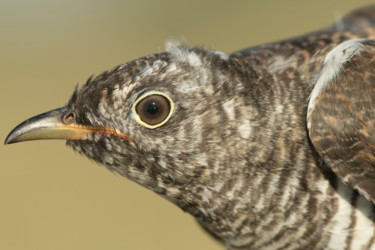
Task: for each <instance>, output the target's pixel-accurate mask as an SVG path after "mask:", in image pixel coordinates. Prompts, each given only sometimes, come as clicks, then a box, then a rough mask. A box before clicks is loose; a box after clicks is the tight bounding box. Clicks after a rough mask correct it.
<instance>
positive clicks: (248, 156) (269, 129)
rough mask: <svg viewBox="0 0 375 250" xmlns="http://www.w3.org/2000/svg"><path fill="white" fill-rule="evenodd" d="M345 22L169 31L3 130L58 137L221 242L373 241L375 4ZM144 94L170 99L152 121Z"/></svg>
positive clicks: (152, 108)
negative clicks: (311, 29) (205, 40)
mask: <svg viewBox="0 0 375 250" xmlns="http://www.w3.org/2000/svg"><path fill="white" fill-rule="evenodd" d="M341 24H342V25H340V27H336V26H333V27H331V28H328V29H326V30H324V31H321V32H317V33H314V34H309V35H306V36H303V37H299V38H295V39H292V40H288V41H282V42H277V43H272V44H267V45H263V46H259V47H256V48H250V49H247V50H244V51H240V52H237V53H233V54H231V55H226V54H224V53H221V52H217V51H212V50H206V49H203V48H192V49H189V48H186V47H184V46H179V45H174V44H170V45H169V46H167V51H166V52H165V53H160V54H155V55H150V56H147V57H143V58H140V59H138V60H135V61H132V62H129V63H125V64H122V65H119V66H118V67H116V68H114V69H112V70H109V71H106V72H104V73H102V74H101V75H99V76H98V77H96V78H94V79H91V80H89V81H88V82H87V83H86V84H85V85H84V86H83V87H82V88H81V89H80V90H76V92H75V93H74V94H73V96H72V98H71V99H70V101H69V103H68V105H67V106H65V107H63V108H61V109H58V110H55V111H53V112H50V113H46V114H43V115H42V116H39V117H36V118H32V119H31V120H28V121H26V122H25V123H22V124H21V125H19V126H18V127H17V128H16V129H15V130H14V131H12V132H11V134H10V135H9V136H8V138H7V139H6V143H13V142H18V141H23V140H30V139H41V138H46V137H48V138H58V139H67V140H68V142H67V144H68V145H69V146H71V147H72V148H73V149H74V150H76V151H78V152H80V153H82V154H85V155H86V156H87V157H89V158H91V159H93V160H95V161H97V162H99V163H101V164H103V165H105V166H106V167H107V168H108V169H110V170H111V171H114V172H117V173H119V174H121V175H123V176H125V177H128V178H130V179H132V180H134V181H136V182H137V183H139V184H141V185H143V186H145V187H147V188H149V189H151V190H153V191H155V192H157V193H159V194H160V195H162V196H164V197H165V198H167V199H168V200H170V201H171V202H173V203H175V204H176V205H177V206H179V207H181V208H182V209H184V210H185V211H187V212H189V213H191V214H192V215H193V216H194V217H195V218H196V219H197V220H198V221H199V222H200V224H201V225H202V226H203V227H204V228H206V229H207V230H208V231H209V232H211V233H212V234H213V235H215V236H216V237H217V238H219V239H220V240H221V241H223V243H224V244H225V245H226V246H227V247H228V249H370V248H375V242H374V241H375V239H374V236H375V227H374V218H375V217H374V216H375V207H374V204H373V202H374V199H375V193H374V190H375V189H373V188H372V187H373V186H374V185H375V184H373V183H375V182H374V181H373V179H374V178H372V177H373V172H374V169H375V168H374V166H375V155H374V149H375V146H374V145H375V139H374V136H373V135H372V132H373V128H374V126H375V125H374V124H375V119H374V112H373V110H374V105H373V103H374V98H375V94H374V91H373V89H375V88H374V86H375V74H374V73H373V70H372V69H373V67H372V66H373V61H374V60H373V59H374V55H375V53H374V49H373V47H374V44H375V43H374V42H373V41H372V40H373V39H375V29H374V27H373V25H375V9H366V10H361V11H358V12H356V13H354V14H352V15H350V16H348V17H347V18H346V19H344V20H343V21H342V23H341ZM373 74H374V75H373ZM155 96H158V97H157V98H156V97H155ZM149 97H153V99H152V98H151V99H150V101H149V102H146V104H147V105H148V106H147V105H146V109H145V110H144V112H146V113H147V112H148V113H147V116H150V117H154V116H153V115H155V114H156V115H158V112H159V111H160V110H163V111H166V110H165V109H166V108H167V109H168V110H169V112H170V113H169V114H168V113H166V114H167V115H164V116H162V117H161V119H160V123H159V122H155V120H153V119H151V120H152V122H151V123H149V124H148V120H147V119H148V118H147V117H142V114H141V113H138V112H139V109H140V108H139V107H138V104H139V103H143V102H141V101H142V100H144V99H145V100H148V99H146V98H149ZM309 98H310V99H309ZM158 100H162V101H161V102H162V104H163V105H162V104H161V103H158ZM164 102H165V103H164ZM168 110H167V111H168ZM164 113H165V112H164ZM146 118H147V119H146ZM157 118H158V117H157ZM159 118H160V117H159ZM156 121H159V120H157V119H156ZM61 128H63V129H61ZM41 130H42V132H40V131H41ZM45 131H47V132H49V134H48V135H46V134H47V133H46V132H45ZM67 131H68V132H67ZM344 183H345V184H344Z"/></svg>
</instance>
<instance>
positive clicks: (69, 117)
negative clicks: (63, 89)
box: [63, 111, 76, 124]
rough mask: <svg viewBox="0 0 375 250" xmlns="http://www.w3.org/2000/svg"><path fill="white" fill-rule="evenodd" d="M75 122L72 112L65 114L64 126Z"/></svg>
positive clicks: (74, 115) (74, 114)
mask: <svg viewBox="0 0 375 250" xmlns="http://www.w3.org/2000/svg"><path fill="white" fill-rule="evenodd" d="M75 120H76V113H74V112H73V111H70V112H68V113H66V114H65V115H64V117H63V122H64V123H65V124H70V123H72V122H75Z"/></svg>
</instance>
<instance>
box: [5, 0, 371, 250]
mask: <svg viewBox="0 0 375 250" xmlns="http://www.w3.org/2000/svg"><path fill="white" fill-rule="evenodd" d="M372 2H373V1H364V0H360V1H345V0H331V1H327V0H317V1H302V0H283V1H281V0H280V1H276V0H274V1H271V0H267V1H260V0H259V1H172V0H170V1H169V0H162V1H152V0H138V1H130V0H128V1H118V0H107V1H98V0H93V1H88V0H78V1H77V0H74V1H73V0H64V1H51V0H49V1H47V0H33V1H29V0H19V1H11V0H0V84H1V85H0V86H1V89H0V117H1V118H0V122H1V124H0V138H1V139H2V140H4V139H5V137H6V135H7V134H8V132H10V130H11V129H12V128H13V127H15V126H16V125H17V124H18V123H20V122H22V121H23V120H25V119H27V118H29V117H31V116H33V115H36V114H39V113H42V112H44V111H47V110H50V109H54V108H57V107H60V106H62V105H64V104H65V103H66V102H67V101H68V99H69V97H70V95H71V94H72V92H73V89H74V87H75V86H76V84H77V83H80V84H83V83H84V82H85V81H86V79H87V78H88V77H89V76H90V75H92V74H96V75H98V74H100V73H101V72H102V71H104V70H106V69H109V68H111V67H114V66H116V65H118V64H120V63H123V62H126V61H130V60H133V59H136V58H138V57H141V56H144V55H147V54H151V53H156V52H159V51H163V50H164V43H165V41H166V40H167V39H168V38H170V37H184V38H185V39H186V41H187V42H188V44H189V45H191V46H195V45H203V46H207V47H209V48H215V49H218V50H221V51H224V52H226V53H230V52H234V51H237V50H240V49H243V48H247V47H250V46H255V45H258V44H262V43H267V42H272V41H277V40H281V39H287V38H291V37H293V36H298V35H302V34H304V33H307V32H310V31H314V30H318V29H321V28H324V27H326V26H329V25H331V24H332V23H334V22H335V20H337V19H338V18H340V17H342V16H343V15H345V14H347V13H348V12H350V11H351V10H354V9H356V8H358V7H363V6H366V5H369V4H371V3H372ZM0 202H1V203H0V249H9V250H11V249H39V250H43V249H139V250H146V249H163V250H168V249H181V250H185V249H186V250H187V249H198V250H199V249H214V250H215V249H224V247H223V246H221V245H220V244H218V243H217V242H216V241H215V240H213V239H212V238H210V236H209V235H208V234H206V233H205V232H204V231H203V230H202V229H201V228H200V227H199V226H198V224H197V223H196V222H195V221H194V219H193V218H192V217H191V216H190V215H188V214H186V213H184V212H183V211H182V210H181V209H179V208H177V207H175V206H174V205H172V204H171V203H169V202H167V201H166V200H164V199H163V198H160V197H159V196H157V195H156V194H154V193H153V192H151V191H148V190H146V189H145V188H143V187H141V186H139V185H137V184H135V183H133V182H131V181H129V180H127V179H125V178H123V177H121V176H119V175H115V174H113V173H111V172H109V171H108V170H106V169H105V168H104V167H101V166H98V165H97V164H96V163H94V162H91V161H89V160H87V159H86V158H85V157H82V156H80V155H78V154H76V153H74V152H73V151H72V150H71V149H70V148H67V147H66V146H65V142H64V141H34V142H25V143H20V144H13V145H9V146H2V145H0Z"/></svg>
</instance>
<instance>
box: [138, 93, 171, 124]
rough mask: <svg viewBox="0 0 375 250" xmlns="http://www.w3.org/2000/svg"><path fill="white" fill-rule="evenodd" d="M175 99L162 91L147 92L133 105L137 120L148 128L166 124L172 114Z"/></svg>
mask: <svg viewBox="0 0 375 250" xmlns="http://www.w3.org/2000/svg"><path fill="white" fill-rule="evenodd" d="M173 108H174V104H173V101H172V100H171V98H169V96H167V95H165V94H164V93H161V92H151V93H146V94H145V95H143V96H141V97H140V98H139V99H138V100H137V101H136V102H135V103H134V105H133V114H134V116H135V120H136V121H137V122H138V123H140V124H141V125H143V126H145V127H147V128H157V127H160V126H162V125H163V124H165V123H166V122H167V121H168V120H169V118H170V116H171V115H172V112H173Z"/></svg>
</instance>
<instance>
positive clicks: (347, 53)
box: [307, 39, 366, 128]
mask: <svg viewBox="0 0 375 250" xmlns="http://www.w3.org/2000/svg"><path fill="white" fill-rule="evenodd" d="M365 40H366V39H352V40H348V41H345V42H343V43H341V44H340V45H338V46H337V47H335V48H334V49H333V50H331V51H330V52H329V53H328V55H327V57H326V58H325V60H324V65H323V68H322V70H321V71H320V73H319V75H318V77H317V79H316V80H315V87H314V89H313V91H312V92H311V95H310V100H309V105H308V109H307V114H308V116H309V115H310V113H311V112H312V110H313V109H314V105H315V100H316V98H317V96H318V95H319V94H320V93H321V92H322V91H323V90H324V89H325V88H326V86H327V84H329V83H330V82H332V81H334V80H335V79H336V78H338V77H339V76H340V74H341V72H342V69H343V66H344V64H345V63H346V62H348V61H349V60H350V58H352V57H353V56H354V55H357V54H359V53H360V52H361V50H362V49H363V48H364V44H363V42H364V41H365ZM307 127H308V128H310V123H309V122H308V123H307Z"/></svg>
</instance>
